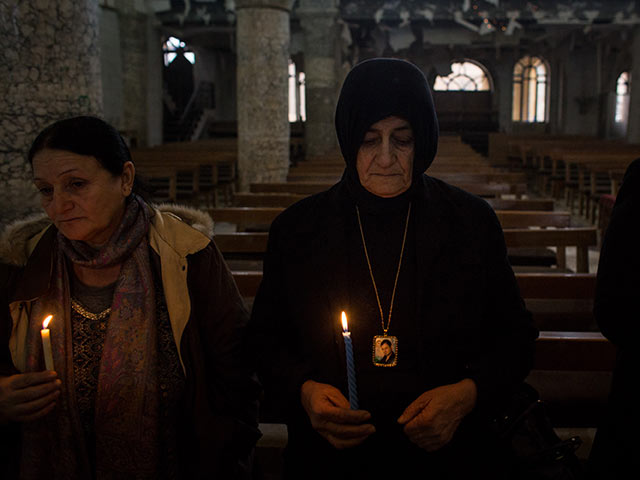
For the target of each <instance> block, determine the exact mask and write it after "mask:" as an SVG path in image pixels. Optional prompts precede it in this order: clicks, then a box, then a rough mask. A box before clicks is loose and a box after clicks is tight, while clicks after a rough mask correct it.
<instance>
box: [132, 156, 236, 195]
mask: <svg viewBox="0 0 640 480" xmlns="http://www.w3.org/2000/svg"><path fill="white" fill-rule="evenodd" d="M131 156H132V159H133V162H134V165H135V166H136V169H137V170H138V171H139V172H140V173H141V174H142V175H143V176H145V177H147V178H149V179H151V180H153V179H154V178H165V177H166V178H168V179H169V195H168V200H169V201H176V200H178V177H179V175H180V173H181V172H187V173H188V174H189V178H190V183H188V184H187V185H186V196H187V197H189V196H192V195H198V194H200V193H201V192H212V191H215V189H217V188H219V187H220V186H221V178H223V175H221V170H224V171H225V173H224V178H225V185H226V186H229V185H230V184H231V183H233V182H234V181H235V177H236V172H235V169H236V157H235V154H230V153H216V152H208V151H201V150H198V149H194V150H178V149H172V148H158V147H156V148H150V149H138V150H132V151H131ZM183 191H184V190H183ZM227 193H228V196H229V198H230V193H229V192H227ZM214 203H215V202H214Z"/></svg>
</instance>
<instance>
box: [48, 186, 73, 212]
mask: <svg viewBox="0 0 640 480" xmlns="http://www.w3.org/2000/svg"><path fill="white" fill-rule="evenodd" d="M49 208H50V210H51V212H52V213H53V214H54V215H55V216H58V215H61V214H64V213H66V212H68V211H69V210H71V209H72V208H73V202H72V201H71V197H70V196H69V194H68V193H66V192H64V191H60V190H57V191H54V192H53V195H52V197H51V202H50V203H49Z"/></svg>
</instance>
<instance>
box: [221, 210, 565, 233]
mask: <svg viewBox="0 0 640 480" xmlns="http://www.w3.org/2000/svg"><path fill="white" fill-rule="evenodd" d="M283 211H284V208H281V207H280V208H279V207H226V208H214V209H211V210H209V214H210V215H211V217H212V218H213V220H214V221H215V222H227V223H233V224H236V225H242V226H244V225H251V224H254V225H261V226H264V225H267V226H268V225H270V224H271V222H272V221H273V220H274V219H275V218H276V216H278V215H279V214H280V213H282V212H283ZM496 215H497V216H498V219H499V220H500V223H501V224H502V228H526V227H560V228H563V227H568V226H569V222H570V215H569V212H561V211H555V212H553V211H552V212H547V211H510V210H498V211H496Z"/></svg>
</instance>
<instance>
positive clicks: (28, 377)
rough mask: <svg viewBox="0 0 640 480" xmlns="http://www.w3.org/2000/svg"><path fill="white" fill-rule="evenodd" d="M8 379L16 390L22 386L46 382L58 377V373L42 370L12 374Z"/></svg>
mask: <svg viewBox="0 0 640 480" xmlns="http://www.w3.org/2000/svg"><path fill="white" fill-rule="evenodd" d="M8 378H9V379H10V384H11V386H12V387H13V388H14V389H16V390H18V389H22V388H27V387H31V386H34V385H39V384H42V383H47V382H51V381H53V380H55V379H56V378H58V374H57V373H56V372H54V371H52V370H44V371H42V372H29V373H22V374H20V375H13V376H11V377H8Z"/></svg>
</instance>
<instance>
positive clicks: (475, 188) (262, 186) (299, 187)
mask: <svg viewBox="0 0 640 480" xmlns="http://www.w3.org/2000/svg"><path fill="white" fill-rule="evenodd" d="M334 184H335V182H333V183H332V182H284V183H252V184H251V185H250V187H249V189H250V192H252V193H294V194H298V195H312V194H314V193H320V192H322V191H324V190H328V189H329V188H331V187H332V186H333V185H334ZM456 186H457V187H459V188H461V189H462V190H465V191H467V192H469V193H472V194H474V195H478V196H481V197H497V196H501V195H516V197H521V196H522V195H523V194H524V193H526V191H527V186H526V184H524V183H516V184H507V183H469V184H464V183H460V184H458V185H456Z"/></svg>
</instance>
